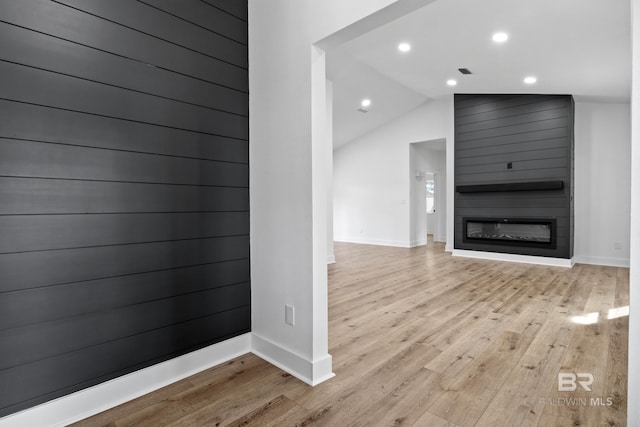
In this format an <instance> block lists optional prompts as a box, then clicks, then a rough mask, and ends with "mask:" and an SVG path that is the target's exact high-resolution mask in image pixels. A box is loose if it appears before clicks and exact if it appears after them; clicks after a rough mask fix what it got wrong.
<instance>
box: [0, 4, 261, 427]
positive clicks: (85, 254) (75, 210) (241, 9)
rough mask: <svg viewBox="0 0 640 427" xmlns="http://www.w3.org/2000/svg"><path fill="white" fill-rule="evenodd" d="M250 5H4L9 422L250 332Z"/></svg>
mask: <svg viewBox="0 0 640 427" xmlns="http://www.w3.org/2000/svg"><path fill="white" fill-rule="evenodd" d="M246 9H247V4H246V2H242V1H240V2H221V3H218V2H217V3H212V4H209V3H205V2H202V1H198V0H188V1H184V2H170V1H164V0H144V1H129V0H114V1H110V2H108V4H107V3H105V2H102V1H94V0H88V1H86V0H83V1H76V0H55V1H49V0H24V1H20V2H9V1H5V2H1V3H0V47H1V49H0V74H2V77H3V78H2V79H0V200H2V203H0V271H1V272H2V279H1V280H0V348H2V351H1V352H0V389H1V391H2V392H1V393H0V417H2V416H5V415H7V414H10V413H12V412H15V411H19V410H22V409H26V408H29V407H30V406H33V405H36V404H39V403H43V402H45V401H47V400H49V399H53V398H56V397H60V396H63V395H64V394H67V393H70V392H74V391H78V390H80V389H82V388H85V387H89V386H91V385H95V384H98V383H100V382H102V381H106V380H109V379H111V378H114V377H116V376H119V375H123V374H126V373H129V372H132V371H135V370H137V369H141V368H144V367H146V366H149V365H151V364H154V363H158V362H160V361H163V360H167V359H169V358H172V357H176V356H179V355H182V354H184V353H186V352H189V351H192V350H196V349H199V348H202V347H205V346H208V345H211V344H214V343H216V342H219V341H221V340H225V339H227V338H231V337H233V336H236V335H239V334H243V333H246V332H248V331H250V327H251V325H250V323H251V318H250V304H251V296H250V286H251V285H250V271H249V270H250V268H249V267H250V262H249V188H248V185H249V165H248V135H249V133H248V123H249V122H248V120H249V119H248V106H249V98H248V64H247V57H248V55H247V54H248V50H247V49H248V48H247V21H246V17H247V15H246ZM9 390H10V392H9Z"/></svg>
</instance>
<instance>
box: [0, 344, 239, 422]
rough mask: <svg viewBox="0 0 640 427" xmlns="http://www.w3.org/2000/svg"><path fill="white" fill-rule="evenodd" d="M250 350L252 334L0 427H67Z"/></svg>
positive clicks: (55, 402)
mask: <svg viewBox="0 0 640 427" xmlns="http://www.w3.org/2000/svg"><path fill="white" fill-rule="evenodd" d="M250 351H251V333H246V334H243V335H240V336H238V337H235V338H231V339H228V340H226V341H223V342H221V343H218V344H214V345H211V346H209V347H206V348H203V349H201V350H197V351H194V352H191V353H188V354H185V355H184V356H180V357H177V358H175V359H171V360H168V361H166V362H162V363H159V364H157V365H153V366H150V367H148V368H145V369H141V370H139V371H136V372H132V373H130V374H127V375H123V376H121V377H118V378H115V379H113V380H111V381H107V382H104V383H102V384H98V385H96V386H93V387H89V388H87V389H84V390H80V391H78V392H75V393H72V394H69V395H67V396H63V397H60V398H58V399H55V400H52V401H50V402H47V403H43V404H42V405H38V406H35V407H33V408H29V409H26V410H24V411H21V412H17V413H15V414H12V415H8V416H6V417H4V418H0V427H24V426H34V427H35V426H53V427H56V426H60V427H62V426H66V425H68V424H71V423H74V422H76V421H80V420H83V419H85V418H87V417H90V416H92V415H95V414H98V413H100V412H102V411H106V410H107V409H110V408H113V407H115V406H118V405H120V404H122V403H125V402H128V401H130V400H132V399H135V398H137V397H140V396H143V395H145V394H147V393H150V392H152V391H154V390H157V389H159V388H162V387H164V386H167V385H169V384H171V383H174V382H176V381H179V380H181V379H184V378H187V377H189V376H191V375H194V374H196V373H198V372H201V371H203V370H205V369H209V368H211V367H213V366H216V365H219V364H221V363H224V362H226V361H228V360H231V359H233V358H235V357H238V356H241V355H243V354H247V353H249V352H250Z"/></svg>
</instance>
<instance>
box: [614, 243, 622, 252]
mask: <svg viewBox="0 0 640 427" xmlns="http://www.w3.org/2000/svg"><path fill="white" fill-rule="evenodd" d="M613 249H615V250H617V251H619V250H620V249H622V243H620V242H615V243H614V244H613Z"/></svg>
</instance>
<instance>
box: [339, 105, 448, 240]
mask: <svg viewBox="0 0 640 427" xmlns="http://www.w3.org/2000/svg"><path fill="white" fill-rule="evenodd" d="M448 98H449V97H447V98H444V99H440V100H436V101H431V102H428V103H426V104H423V105H422V106H420V107H418V108H417V109H415V110H413V111H411V112H410V113H408V114H406V115H404V116H403V117H401V118H399V119H397V120H394V121H392V122H391V123H388V124H386V125H384V126H382V127H380V128H378V129H377V130H375V131H373V132H371V133H369V134H367V135H364V136H362V137H360V138H357V139H356V140H354V141H352V142H350V143H348V144H347V145H345V146H343V147H341V148H340V149H338V150H336V151H334V238H335V240H337V241H347V242H357V243H368V244H379V245H390V246H402V247H410V246H411V242H412V240H413V239H412V235H411V220H410V219H411V215H412V214H411V203H410V202H411V187H410V186H411V177H410V175H411V174H410V171H409V169H410V165H409V159H410V156H409V148H410V143H413V142H419V141H427V140H435V139H445V138H447V136H448V135H447V121H448V120H450V118H449V115H448V114H447V111H448V105H449V100H448ZM414 179H415V178H414Z"/></svg>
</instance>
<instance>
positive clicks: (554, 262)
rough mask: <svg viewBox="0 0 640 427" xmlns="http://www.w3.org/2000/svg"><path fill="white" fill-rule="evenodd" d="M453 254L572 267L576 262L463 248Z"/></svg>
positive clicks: (455, 250)
mask: <svg viewBox="0 0 640 427" xmlns="http://www.w3.org/2000/svg"><path fill="white" fill-rule="evenodd" d="M453 256H459V257H466V258H477V259H488V260H494V261H508V262H522V263H526V264H539V265H549V266H552V267H568V268H570V267H573V264H574V261H573V259H564V258H550V257H543V256H530V255H515V254H503V253H498V252H482V251H468V250H463V249H454V250H453Z"/></svg>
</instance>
